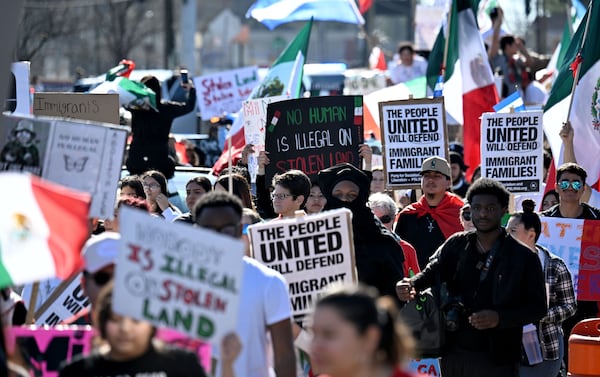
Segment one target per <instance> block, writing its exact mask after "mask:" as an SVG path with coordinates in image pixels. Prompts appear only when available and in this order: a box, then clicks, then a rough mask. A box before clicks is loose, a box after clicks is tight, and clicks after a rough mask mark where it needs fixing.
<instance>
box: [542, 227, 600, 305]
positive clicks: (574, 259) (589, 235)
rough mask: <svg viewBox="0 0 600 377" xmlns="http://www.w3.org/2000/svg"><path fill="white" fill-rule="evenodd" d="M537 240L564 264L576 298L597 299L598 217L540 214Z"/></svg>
mask: <svg viewBox="0 0 600 377" xmlns="http://www.w3.org/2000/svg"><path fill="white" fill-rule="evenodd" d="M541 220H542V233H541V235H540V238H539V240H538V242H537V243H538V244H540V245H542V246H544V247H546V248H547V249H548V250H549V251H550V252H551V253H552V254H555V255H557V256H559V257H561V258H562V260H563V261H564V262H565V264H566V265H567V268H568V269H569V272H570V273H571V277H572V278H573V286H574V287H575V293H576V296H577V299H578V300H590V301H598V300H600V252H599V249H598V245H600V221H597V220H596V221H594V220H582V219H564V218H558V217H542V218H541Z"/></svg>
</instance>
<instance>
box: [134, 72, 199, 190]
mask: <svg viewBox="0 0 600 377" xmlns="http://www.w3.org/2000/svg"><path fill="white" fill-rule="evenodd" d="M180 77H181V86H182V87H183V89H184V90H185V91H186V92H188V94H187V99H186V101H185V102H175V101H166V100H162V87H161V83H160V81H159V80H158V79H157V78H156V77H154V76H145V77H143V78H142V80H141V82H142V84H144V85H146V86H147V87H148V88H150V89H152V90H153V91H154V94H155V95H156V109H141V108H135V109H134V108H129V109H128V110H129V111H130V112H131V134H132V139H131V145H130V147H129V155H128V157H127V161H126V162H125V165H126V166H127V170H129V172H130V173H131V174H142V173H143V172H145V171H147V170H152V169H154V170H158V171H160V172H161V173H163V174H164V175H165V177H166V178H167V179H170V178H172V177H173V174H174V172H175V164H176V162H175V160H174V159H173V158H172V157H171V156H169V133H170V132H171V125H172V123H173V120H174V119H175V118H177V117H179V116H182V115H185V114H187V113H189V112H190V111H193V110H194V107H195V106H196V89H195V88H194V85H193V83H192V81H191V80H190V79H189V76H188V72H187V70H185V69H182V70H181V71H180Z"/></svg>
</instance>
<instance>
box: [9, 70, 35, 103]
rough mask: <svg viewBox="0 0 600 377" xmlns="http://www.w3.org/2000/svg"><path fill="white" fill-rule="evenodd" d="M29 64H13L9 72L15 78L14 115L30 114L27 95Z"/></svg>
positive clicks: (29, 101)
mask: <svg viewBox="0 0 600 377" xmlns="http://www.w3.org/2000/svg"><path fill="white" fill-rule="evenodd" d="M30 65H31V63H30V62H25V61H24V62H14V63H12V65H11V72H12V74H13V75H14V77H15V94H16V96H17V97H16V98H15V99H14V100H15V101H17V103H16V107H15V111H14V112H15V113H19V114H31V96H30V95H29V83H30V80H29V67H30Z"/></svg>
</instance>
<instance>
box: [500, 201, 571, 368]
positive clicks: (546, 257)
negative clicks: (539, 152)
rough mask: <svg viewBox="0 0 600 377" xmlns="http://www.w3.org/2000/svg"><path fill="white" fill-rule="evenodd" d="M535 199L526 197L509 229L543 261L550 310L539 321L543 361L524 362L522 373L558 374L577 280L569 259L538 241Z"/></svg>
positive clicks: (511, 219)
mask: <svg viewBox="0 0 600 377" xmlns="http://www.w3.org/2000/svg"><path fill="white" fill-rule="evenodd" d="M534 209H535V202H534V201H533V200H531V199H525V200H523V212H517V213H515V214H514V215H512V217H511V218H510V220H509V221H508V225H507V226H506V228H507V230H508V232H509V233H510V234H511V235H512V236H513V237H514V238H516V239H517V240H519V241H521V242H523V243H524V244H525V245H526V246H529V248H530V249H531V250H533V251H534V252H535V253H536V254H537V255H538V257H539V258H540V262H541V263H542V268H543V270H544V277H545V279H546V290H547V295H548V312H547V313H546V316H545V317H544V318H542V320H541V321H540V323H539V324H538V325H537V333H538V337H539V340H540V342H541V344H542V358H543V360H542V362H541V363H539V364H535V365H531V366H530V365H521V366H520V368H519V376H521V377H527V376H531V377H536V376H540V377H542V376H544V377H545V376H556V375H557V374H558V371H559V369H560V364H561V361H562V358H563V355H564V352H565V344H564V341H563V329H562V327H561V325H562V323H563V321H564V320H565V319H567V318H569V317H572V316H573V314H575V308H576V300H575V291H574V290H573V280H572V279H571V274H570V273H569V270H568V269H567V266H566V265H565V262H564V261H563V260H562V259H560V258H559V257H557V256H556V255H554V254H551V253H550V252H549V251H548V250H547V249H546V248H544V247H542V246H539V245H536V242H537V240H538V239H539V238H540V234H541V233H542V223H541V221H540V217H539V216H538V215H537V213H535V212H534Z"/></svg>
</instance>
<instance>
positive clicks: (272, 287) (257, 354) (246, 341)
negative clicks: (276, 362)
mask: <svg viewBox="0 0 600 377" xmlns="http://www.w3.org/2000/svg"><path fill="white" fill-rule="evenodd" d="M291 316H292V309H291V306H290V296H289V293H288V285H287V282H286V281H285V278H284V277H283V276H282V275H281V274H280V273H279V272H277V271H275V270H272V269H270V268H268V267H266V266H264V265H262V264H260V263H259V262H257V261H256V260H254V259H252V258H249V257H244V277H243V278H242V289H241V292H240V309H239V315H238V324H237V329H236V331H237V335H238V336H239V338H240V340H241V342H242V351H241V352H240V354H239V356H238V358H237V360H236V361H235V364H234V370H235V375H236V376H247V377H268V376H269V367H270V366H271V365H270V364H272V363H270V362H268V357H267V346H268V344H269V343H268V341H267V326H269V325H272V324H275V323H277V322H280V321H282V320H285V319H289V318H291ZM213 354H214V356H215V357H216V358H218V354H219V350H218V347H216V346H214V345H213ZM220 369H221V368H220V365H218V367H217V373H216V375H217V376H220V375H221V371H220Z"/></svg>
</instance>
